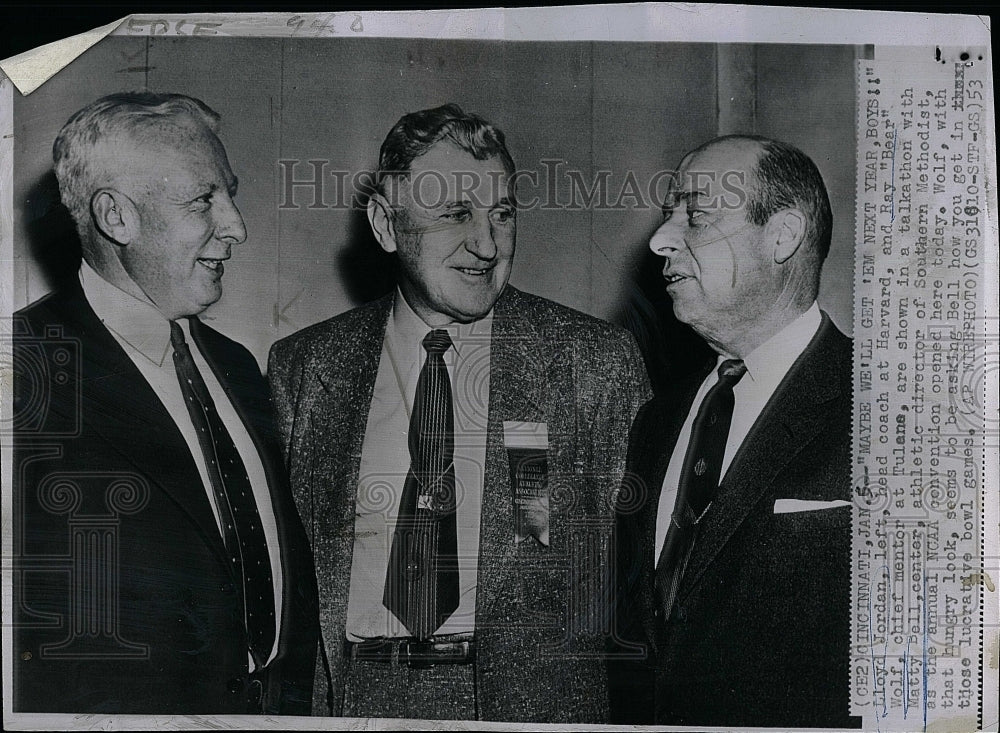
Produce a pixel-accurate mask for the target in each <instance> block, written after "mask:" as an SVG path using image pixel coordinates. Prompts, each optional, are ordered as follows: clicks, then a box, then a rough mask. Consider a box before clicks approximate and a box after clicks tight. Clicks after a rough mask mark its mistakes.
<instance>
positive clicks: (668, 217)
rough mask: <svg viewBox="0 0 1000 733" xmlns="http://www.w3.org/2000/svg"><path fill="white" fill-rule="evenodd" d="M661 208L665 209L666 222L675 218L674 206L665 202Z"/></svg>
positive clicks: (664, 217)
mask: <svg viewBox="0 0 1000 733" xmlns="http://www.w3.org/2000/svg"><path fill="white" fill-rule="evenodd" d="M661 210H662V211H663V221H665V222H666V221H670V220H671V219H672V218H673V216H674V207H673V206H668V205H667V204H664V205H663V206H662V207H661Z"/></svg>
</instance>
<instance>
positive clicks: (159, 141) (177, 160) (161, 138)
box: [111, 125, 233, 184]
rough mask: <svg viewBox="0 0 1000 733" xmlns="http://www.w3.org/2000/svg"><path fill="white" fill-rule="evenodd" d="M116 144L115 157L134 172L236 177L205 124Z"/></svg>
mask: <svg viewBox="0 0 1000 733" xmlns="http://www.w3.org/2000/svg"><path fill="white" fill-rule="evenodd" d="M115 142H116V143H118V144H117V145H112V146H111V147H112V148H113V149H114V150H115V157H116V158H119V159H120V160H122V161H123V162H124V161H128V162H129V163H131V165H130V166H129V167H130V168H131V169H132V172H133V173H140V172H145V173H147V174H149V175H151V176H152V177H153V178H159V177H160V176H161V174H162V172H164V171H168V170H170V171H177V170H184V171H187V172H188V173H189V174H191V175H195V174H196V175H197V176H198V177H208V178H214V177H215V176H216V175H221V176H222V177H224V178H226V179H231V178H233V173H232V171H231V169H230V166H229V160H228V158H227V156H226V150H225V147H224V146H223V145H222V141H221V140H219V138H218V136H216V135H215V133H214V132H212V131H211V130H210V129H208V128H207V127H205V126H203V125H192V126H188V125H185V126H182V127H177V126H172V125H171V126H166V127H162V128H147V129H146V130H143V131H141V132H140V131H137V132H135V133H124V134H123V135H122V136H121V137H120V138H118V139H117V140H116V141H115ZM228 183H229V181H228V180H227V184H228Z"/></svg>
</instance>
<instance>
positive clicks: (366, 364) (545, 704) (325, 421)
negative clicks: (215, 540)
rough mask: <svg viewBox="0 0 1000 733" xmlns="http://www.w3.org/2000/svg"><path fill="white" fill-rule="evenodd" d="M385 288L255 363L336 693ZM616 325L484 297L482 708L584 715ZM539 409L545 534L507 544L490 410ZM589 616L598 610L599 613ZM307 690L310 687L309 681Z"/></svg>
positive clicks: (504, 464) (616, 426) (596, 619)
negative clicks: (285, 468)
mask: <svg viewBox="0 0 1000 733" xmlns="http://www.w3.org/2000/svg"><path fill="white" fill-rule="evenodd" d="M391 304H392V298H391V296H388V297H385V298H382V299H381V300H378V301H375V302H372V303H369V304H367V305H365V306H362V307H360V308H356V309H354V310H352V311H349V312H347V313H344V314H342V315H340V316H337V317H336V318H333V319H330V320H328V321H325V322H323V323H320V324H317V325H315V326H312V327H310V328H307V329H305V330H303V331H300V332H299V333H297V334H294V335H292V336H290V337H288V338H287V339H284V340H283V341H280V342H278V343H277V344H275V346H274V348H273V349H272V352H271V360H270V365H269V367H268V376H269V379H270V380H271V385H272V389H273V391H274V396H275V407H276V410H277V413H278V418H279V420H278V422H279V427H280V429H281V433H282V437H283V438H284V441H285V448H286V451H287V456H288V461H289V468H290V472H291V477H292V491H293V494H294V496H295V500H296V502H297V503H298V506H299V511H300V513H301V514H302V517H303V521H304V522H305V524H306V530H307V532H308V533H309V534H310V536H311V538H312V542H313V553H314V555H315V557H316V573H317V578H318V581H319V593H320V626H321V629H322V636H323V641H324V644H325V646H326V649H327V651H328V653H329V660H330V668H331V673H332V689H331V694H330V701H331V704H330V707H329V708H328V709H321V710H318V711H317V712H319V713H325V714H333V715H339V714H340V713H341V711H342V705H343V675H344V664H343V647H344V639H345V623H346V618H347V597H348V590H349V585H350V576H351V558H352V552H353V547H354V515H355V504H356V496H357V488H358V470H359V465H360V461H361V448H362V444H363V442H364V435H365V426H366V422H367V419H368V412H369V408H370V406H371V400H372V394H373V390H374V385H375V377H376V374H377V373H378V365H379V357H380V354H381V350H382V341H383V337H384V335H385V328H386V322H387V320H388V318H389V313H390V309H391ZM647 384H648V382H647V379H646V375H645V372H644V370H643V367H642V361H641V358H640V356H639V353H638V350H637V349H636V347H635V343H634V341H633V340H632V338H631V336H629V335H628V334H627V333H626V332H625V331H623V330H622V329H619V328H617V327H615V326H612V325H610V324H608V323H605V322H603V321H599V320H597V319H594V318H591V317H589V316H585V315H584V314H582V313H578V312H576V311H573V310H570V309H569V308H565V307H563V306H561V305H558V304H557V303H553V302H551V301H548V300H544V299H542V298H538V297H536V296H533V295H528V294H526V293H522V292H519V291H517V290H515V289H514V288H512V287H509V286H508V287H507V288H506V289H505V290H504V292H503V293H502V295H501V297H500V299H499V300H498V301H497V304H496V306H495V309H494V320H493V332H492V342H491V347H490V403H489V416H488V425H487V448H486V467H485V486H484V487H483V508H482V523H481V527H480V551H479V574H478V579H477V583H478V588H477V596H476V627H477V631H476V634H477V645H478V647H477V653H476V662H475V664H476V684H477V701H478V708H479V712H478V714H479V716H480V717H481V718H483V719H487V720H536V721H551V720H557V721H600V720H604V719H605V718H606V716H607V689H606V681H605V676H604V670H603V665H602V662H601V659H600V654H601V652H602V649H603V644H604V642H605V638H606V636H607V634H608V623H607V614H606V608H605V604H607V603H608V601H609V598H608V597H609V595H610V572H608V563H607V558H608V553H609V540H610V533H611V524H612V520H613V494H614V492H615V490H616V489H617V486H618V484H619V482H620V480H621V475H622V469H623V467H624V462H625V446H626V440H627V434H628V427H629V425H630V424H631V421H632V418H633V416H634V415H635V412H636V410H637V409H638V406H639V405H640V404H641V403H642V402H643V401H644V400H645V399H647V398H648V386H647ZM505 420H517V421H525V422H544V423H546V424H547V426H548V435H549V448H548V452H547V459H548V471H549V482H550V486H551V492H552V506H551V513H550V522H551V524H550V545H549V547H544V546H542V545H541V544H540V543H538V542H537V541H536V540H534V539H533V538H531V537H529V538H527V539H525V540H523V541H522V542H520V543H517V544H515V542H514V508H513V496H512V493H513V492H512V488H511V480H510V471H509V464H508V455H507V451H506V450H505V449H504V443H503V422H504V421H505ZM601 614H603V615H601ZM318 684H319V687H318V688H317V691H316V695H315V701H316V703H317V704H319V703H320V702H321V701H322V700H323V698H324V697H325V693H326V690H325V686H326V680H322V679H318Z"/></svg>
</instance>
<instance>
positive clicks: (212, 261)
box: [198, 257, 229, 275]
mask: <svg viewBox="0 0 1000 733" xmlns="http://www.w3.org/2000/svg"><path fill="white" fill-rule="evenodd" d="M228 259H229V258H228V257H199V258H198V264H199V265H201V266H202V267H204V268H205V269H207V270H211V271H212V272H214V273H215V274H217V275H221V274H222V273H223V272H224V271H225V269H226V266H225V265H224V264H223V262H225V261H226V260H228Z"/></svg>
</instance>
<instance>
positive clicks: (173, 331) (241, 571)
mask: <svg viewBox="0 0 1000 733" xmlns="http://www.w3.org/2000/svg"><path fill="white" fill-rule="evenodd" d="M170 343H171V344H173V347H174V367H175V370H176V372H177V379H178V380H179V381H180V385H181V393H182V394H183V395H184V402H185V403H186V404H187V408H188V413H189V414H190V415H191V422H192V423H193V424H194V428H195V432H196V433H197V434H198V443H199V444H200V445H201V450H202V454H203V455H204V456H205V464H206V466H207V468H208V477H209V480H210V481H211V484H212V494H213V496H214V497H215V505H216V507H217V508H218V510H219V521H220V522H221V523H222V539H223V542H224V543H225V546H226V552H227V553H228V555H229V560H230V562H231V563H232V564H233V572H234V573H235V575H236V577H238V578H241V579H242V586H243V610H244V614H245V615H244V621H245V623H246V628H247V638H248V640H249V647H250V653H251V655H252V656H253V660H254V664H255V665H256V667H257V669H258V670H259V669H263V667H264V665H265V664H266V662H267V660H268V658H269V657H270V656H271V648H272V647H273V646H274V632H275V620H274V586H273V584H272V579H271V560H270V557H269V556H268V553H267V541H266V540H265V538H264V529H263V527H262V526H261V522H260V513H259V512H258V511H257V502H256V501H254V496H253V488H252V487H251V485H250V477H249V476H247V470H246V467H245V466H244V465H243V459H242V458H240V454H239V451H237V450H236V445H235V444H234V443H233V439H232V437H231V436H230V435H229V431H228V430H226V427H225V425H224V424H223V422H222V419H221V418H220V417H219V413H218V411H217V410H216V409H215V403H214V402H213V401H212V396H211V395H210V394H209V392H208V387H207V386H206V385H205V380H204V379H203V378H202V376H201V372H199V371H198V367H197V366H196V365H195V363H194V360H193V359H192V358H191V350H190V349H189V348H188V345H187V343H186V342H185V340H184V331H182V330H181V327H180V326H179V325H178V324H177V323H176V322H175V321H171V322H170Z"/></svg>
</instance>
